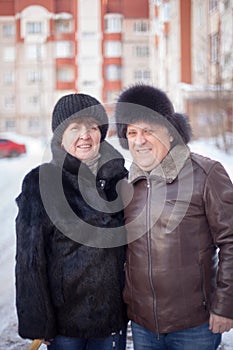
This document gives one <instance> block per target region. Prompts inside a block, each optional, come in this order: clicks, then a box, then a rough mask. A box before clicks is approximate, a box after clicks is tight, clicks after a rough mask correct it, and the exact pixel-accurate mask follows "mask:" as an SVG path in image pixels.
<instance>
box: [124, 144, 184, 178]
mask: <svg viewBox="0 0 233 350" xmlns="http://www.w3.org/2000/svg"><path fill="white" fill-rule="evenodd" d="M189 155H190V150H189V147H188V146H186V145H176V146H175V147H173V148H172V149H171V150H170V152H169V153H168V154H167V156H166V157H165V158H164V159H163V160H162V162H161V163H160V164H158V165H157V166H156V167H155V168H154V169H153V170H152V171H151V172H150V173H148V172H146V171H143V170H142V169H141V168H139V166H138V165H137V164H136V163H132V165H131V167H130V170H129V180H128V181H129V182H132V183H134V182H136V181H138V180H140V179H142V178H148V177H150V178H158V179H161V180H164V181H166V182H167V183H171V182H173V181H174V180H175V179H176V177H177V176H178V174H179V172H180V171H181V169H182V168H183V167H184V164H185V162H186V160H187V159H188V158H189Z"/></svg>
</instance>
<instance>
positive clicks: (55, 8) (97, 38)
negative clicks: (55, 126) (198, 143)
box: [0, 0, 233, 136]
mask: <svg viewBox="0 0 233 350" xmlns="http://www.w3.org/2000/svg"><path fill="white" fill-rule="evenodd" d="M232 14H233V4H232V0H134V1H132V0H20V1H19V0H0V72H1V74H0V91H1V95H0V132H1V131H16V132H20V133H25V134H31V135H40V136H41V135H47V133H48V132H49V130H50V120H51V112H52V108H53V106H54V104H55V103H56V101H57V100H58V98H60V97H61V96H62V95H65V94H67V93H73V92H83V93H89V94H91V95H92V96H94V97H96V98H97V99H99V100H100V101H102V102H103V103H105V105H106V108H107V109H108V112H109V115H110V117H111V116H112V109H113V107H114V102H115V101H116V99H117V96H118V95H119V93H120V91H121V90H122V89H124V88H127V87H128V86H130V85H132V84H134V83H137V82H138V83H140V82H146V83H150V84H154V85H155V86H158V87H160V88H161V89H163V90H165V91H166V92H167V93H168V95H169V96H170V98H171V100H172V101H173V102H174V107H175V109H176V110H177V111H180V112H185V113H187V114H188V115H189V116H190V121H191V123H192V126H193V128H194V135H195V136H202V135H206V134H208V133H209V134H211V133H218V132H219V127H220V128H222V129H224V130H226V129H227V130H229V131H232V125H233V122H232V120H233V117H232V114H233V112H232V111H233V106H232V101H233V92H232V91H233V78H232V72H233V54H232V47H233V16H232Z"/></svg>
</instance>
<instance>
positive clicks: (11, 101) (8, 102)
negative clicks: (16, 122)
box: [4, 95, 15, 109]
mask: <svg viewBox="0 0 233 350" xmlns="http://www.w3.org/2000/svg"><path fill="white" fill-rule="evenodd" d="M4 107H5V108H6V109H13V108H15V96H13V95H12V96H5V99H4Z"/></svg>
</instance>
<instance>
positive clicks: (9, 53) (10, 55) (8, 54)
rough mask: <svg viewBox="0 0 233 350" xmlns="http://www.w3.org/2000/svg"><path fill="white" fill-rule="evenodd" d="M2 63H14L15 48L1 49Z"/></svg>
mask: <svg viewBox="0 0 233 350" xmlns="http://www.w3.org/2000/svg"><path fill="white" fill-rule="evenodd" d="M3 61H4V62H14V61H15V47H13V46H12V47H10V46H8V47H4V48H3Z"/></svg>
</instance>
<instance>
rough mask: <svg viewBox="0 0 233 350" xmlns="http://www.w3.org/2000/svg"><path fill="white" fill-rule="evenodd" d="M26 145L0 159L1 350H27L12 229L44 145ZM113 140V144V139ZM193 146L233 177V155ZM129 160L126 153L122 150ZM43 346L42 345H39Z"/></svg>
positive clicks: (229, 343)
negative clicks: (22, 151) (19, 153)
mask: <svg viewBox="0 0 233 350" xmlns="http://www.w3.org/2000/svg"><path fill="white" fill-rule="evenodd" d="M18 140H19V141H25V142H26V143H27V145H28V152H27V155H26V156H23V157H21V158H18V159H0V193H1V207H0V223H1V235H0V281H1V283H0V295H1V299H0V337H1V338H0V350H16V349H17V350H21V349H22V350H23V349H24V350H26V349H28V343H29V342H28V341H26V340H23V339H21V338H20V337H19V336H18V335H17V319H16V314H15V305H14V262H15V232H14V230H15V229H14V224H15V217H16V214H17V208H16V205H15V198H16V196H17V195H18V194H19V192H20V187H21V183H22V179H23V177H24V175H25V174H26V173H27V172H28V171H29V170H31V169H32V168H33V167H35V166H36V165H38V164H40V163H41V162H42V161H44V160H45V159H46V158H47V157H48V156H44V152H45V145H43V144H42V143H41V142H40V141H36V140H33V139H28V138H27V139H23V140H22V139H20V138H18ZM113 143H116V142H115V141H113ZM193 149H194V150H197V151H198V152H199V153H201V151H202V150H204V151H205V154H208V152H209V154H208V155H209V156H210V157H212V158H215V159H218V160H220V161H221V162H222V163H223V165H224V166H225V167H226V169H227V171H228V172H229V174H230V176H231V178H232V179H233V159H232V158H233V157H232V156H227V155H225V154H223V153H222V152H220V151H218V150H215V149H214V148H213V147H212V146H210V147H209V149H208V147H207V143H206V142H203V143H201V142H199V143H197V142H196V143H194V145H193ZM125 156H126V158H127V160H128V161H129V159H130V158H129V155H128V153H125ZM127 348H128V349H133V347H132V342H131V341H129V342H128V346H127ZM40 349H41V350H43V349H45V346H42V347H41V348H40ZM221 350H233V330H232V331H231V332H229V333H226V334H224V336H223V342H222V347H221Z"/></svg>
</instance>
